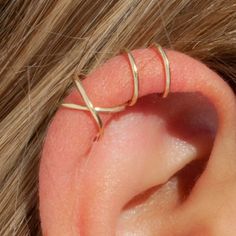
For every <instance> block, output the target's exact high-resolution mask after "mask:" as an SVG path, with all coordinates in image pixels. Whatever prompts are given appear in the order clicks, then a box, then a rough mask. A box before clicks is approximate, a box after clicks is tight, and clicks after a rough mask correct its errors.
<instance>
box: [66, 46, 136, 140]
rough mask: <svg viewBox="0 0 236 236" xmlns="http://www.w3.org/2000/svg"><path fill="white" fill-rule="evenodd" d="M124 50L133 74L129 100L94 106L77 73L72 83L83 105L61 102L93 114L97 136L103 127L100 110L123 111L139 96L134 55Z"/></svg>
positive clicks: (100, 133) (108, 111) (68, 106)
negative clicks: (104, 105)
mask: <svg viewBox="0 0 236 236" xmlns="http://www.w3.org/2000/svg"><path fill="white" fill-rule="evenodd" d="M124 51H125V52H126V53H127V56H128V59H129V63H130V67H131V70H132V74H133V80H134V91H133V96H132V98H131V100H130V102H127V103H125V104H123V105H119V106H115V107H106V108H103V107H95V106H94V105H93V103H92V102H91V100H90V99H89V97H88V95H87V93H86V91H85V89H84V86H83V84H82V81H81V79H80V77H79V76H78V75H74V83H75V86H76V89H77V90H78V92H79V93H80V95H81V97H82V98H83V100H84V102H85V106H84V105H79V104H73V103H63V104H62V106H63V107H67V108H70V109H76V110H81V111H89V112H90V113H91V115H92V116H93V118H94V120H95V122H96V123H97V126H98V130H99V136H98V137H100V136H101V135H102V133H103V129H104V127H103V122H102V119H101V117H100V116H99V113H100V112H103V113H104V112H106V113H116V112H121V111H124V110H125V108H126V107H127V106H133V105H134V104H135V103H136V102H137V100H138V97H139V78H138V69H137V65H136V63H135V59H134V56H133V55H132V53H131V52H130V51H128V50H127V49H125V50H124Z"/></svg>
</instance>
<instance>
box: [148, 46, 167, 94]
mask: <svg viewBox="0 0 236 236" xmlns="http://www.w3.org/2000/svg"><path fill="white" fill-rule="evenodd" d="M150 46H151V47H154V48H156V49H157V51H158V52H159V54H160V55H161V58H162V61H163V64H164V68H165V90H164V93H163V94H162V97H163V98H166V97H167V96H168V94H169V93H170V86H171V73H170V62H169V59H168V57H167V55H166V53H165V51H164V49H163V48H162V47H161V45H160V44H157V43H152V44H151V45H150Z"/></svg>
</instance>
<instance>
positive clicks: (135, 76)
mask: <svg viewBox="0 0 236 236" xmlns="http://www.w3.org/2000/svg"><path fill="white" fill-rule="evenodd" d="M124 52H126V54H127V56H128V59H129V64H130V67H131V70H132V74H133V79H134V83H133V84H134V91H133V97H132V99H131V100H130V102H128V106H133V105H135V103H136V102H137V100H138V97H139V78H138V68H137V65H136V62H135V59H134V56H133V54H132V53H131V52H130V51H129V50H127V49H124Z"/></svg>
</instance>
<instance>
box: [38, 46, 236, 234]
mask: <svg viewBox="0 0 236 236" xmlns="http://www.w3.org/2000/svg"><path fill="white" fill-rule="evenodd" d="M132 53H133V55H134V58H135V61H136V63H137V67H138V72H139V79H140V91H139V93H140V100H139V102H138V103H137V104H136V105H135V106H133V107H130V108H128V109H126V110H125V111H123V112H120V113H118V114H115V115H111V114H101V118H102V119H103V121H104V123H105V131H104V134H103V136H102V137H101V138H100V139H99V141H98V142H94V141H93V140H94V137H95V136H96V133H97V127H96V124H95V123H94V120H93V119H92V117H91V115H90V114H89V113H88V112H82V111H76V110H70V109H67V108H60V109H59V110H58V112H57V113H56V115H55V117H54V119H53V121H52V123H51V125H50V127H49V129H48V133H47V136H46V140H45V144H44V148H43V153H42V159H41V165H40V215H41V222H42V229H43V232H44V235H50V236H51V235H57V236H59V235H68V236H70V235H82V236H84V235H86V236H87V235H88V236H90V235H91V236H93V235H102V236H106V235H107V236H111V235H129V234H135V235H181V236H183V235H194V234H195V235H217V233H218V235H233V233H232V232H236V229H235V228H234V227H235V226H234V225H233V222H229V221H228V222H227V224H225V221H226V219H228V217H229V216H230V219H234V218H235V217H236V203H235V200H234V199H236V198H235V197H236V196H235V195H236V185H235V184H234V178H235V175H236V172H235V165H236V158H235V157H236V150H235V143H236V103H235V96H234V94H233V92H232V91H231V89H230V88H229V86H228V85H227V84H226V83H225V82H224V81H223V80H222V78H220V77H219V76H218V75H217V74H215V73H214V72H213V71H211V70H210V69H209V68H207V67H206V66H204V65H203V64H202V63H200V62H198V61H196V60H194V59H192V58H190V57H188V56H186V55H184V54H181V53H179V52H175V51H167V56H168V58H169V61H170V64H171V78H172V83H171V94H170V95H169V97H167V98H165V99H162V98H160V97H159V96H158V95H156V94H158V93H161V92H162V91H163V88H164V82H163V81H164V78H163V65H162V63H161V60H160V57H159V56H158V55H157V54H156V52H155V51H154V50H152V49H138V50H134V51H133V52H132ZM83 84H84V87H85V89H86V92H87V93H88V95H89V97H90V99H91V100H92V101H93V103H94V104H95V105H96V106H99V107H111V106H115V105H119V104H123V103H125V102H127V101H129V99H130V98H131V97H132V86H133V83H132V73H131V71H130V67H129V64H128V63H127V59H126V58H125V57H124V56H123V55H120V56H117V57H114V58H112V59H110V60H109V61H107V62H106V63H105V64H103V65H102V66H100V67H99V68H97V70H95V71H94V72H93V73H92V74H90V75H89V76H88V77H87V78H86V79H85V80H84V81H83ZM66 101H69V102H73V103H78V104H81V103H82V99H81V97H80V96H79V94H78V93H77V92H76V91H72V93H71V94H70V95H69V96H68V97H67V98H66ZM199 176H200V178H198V177H199ZM186 179H187V180H186ZM222 192H224V195H222V194H221V193H222ZM226 202H227V204H229V205H230V207H229V206H226V207H219V205H220V206H222V205H223V204H224V203H226ZM214 216H215V218H216V220H213V217H214ZM186 222H187V223H186ZM229 223H230V227H229ZM226 226H227V227H226ZM229 230H231V231H229ZM227 232H230V233H231V234H227ZM213 233H216V234H213Z"/></svg>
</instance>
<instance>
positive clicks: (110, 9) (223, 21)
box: [0, 0, 236, 236]
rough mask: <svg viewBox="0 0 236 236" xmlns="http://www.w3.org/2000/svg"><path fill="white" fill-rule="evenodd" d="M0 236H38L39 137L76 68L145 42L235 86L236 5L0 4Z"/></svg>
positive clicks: (95, 0)
mask: <svg viewBox="0 0 236 236" xmlns="http://www.w3.org/2000/svg"><path fill="white" fill-rule="evenodd" d="M0 25H1V27H0V37H1V41H0V49H1V57H0V97H1V100H0V134H1V136H0V186H1V191H0V235H2V236H9V235H41V233H40V223H39V217H38V194H37V193H38V192H37V191H38V167H39V160H40V152H41V149H42V143H43V139H44V136H45V131H46V129H47V127H48V125H49V123H50V120H51V119H52V117H53V115H54V113H55V111H56V110H57V107H58V104H60V102H61V101H62V99H63V98H64V96H65V95H66V91H68V88H69V87H70V85H71V80H70V78H71V75H72V73H73V71H74V70H75V68H76V67H77V68H78V70H79V71H81V72H83V73H88V72H90V71H91V70H93V69H94V68H95V67H97V66H98V65H99V64H101V63H103V62H104V61H105V60H107V59H108V58H110V57H112V56H113V55H115V54H117V53H118V52H119V51H120V49H122V48H124V47H125V48H129V49H133V48H138V47H145V46H147V44H148V43H149V42H151V41H156V42H158V43H160V44H161V45H162V46H164V47H167V48H172V49H175V50H179V51H182V52H184V53H187V54H189V55H191V56H193V57H195V58H197V59H199V60H201V61H203V62H204V63H205V64H207V65H208V66H209V67H211V68H212V69H213V70H215V71H216V72H217V73H219V74H220V75H221V76H223V78H224V79H225V80H226V81H227V82H228V83H229V84H230V85H231V87H232V88H233V89H235V88H236V3H235V0H232V1H231V0H228V1H225V0H214V1H212V0H199V1H192V0H170V1H166V0H154V1H153V0H130V1H125V0H86V1H85V0H77V1H74V0H58V1H46V0H44V1H33V0H18V1H1V0H0Z"/></svg>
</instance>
